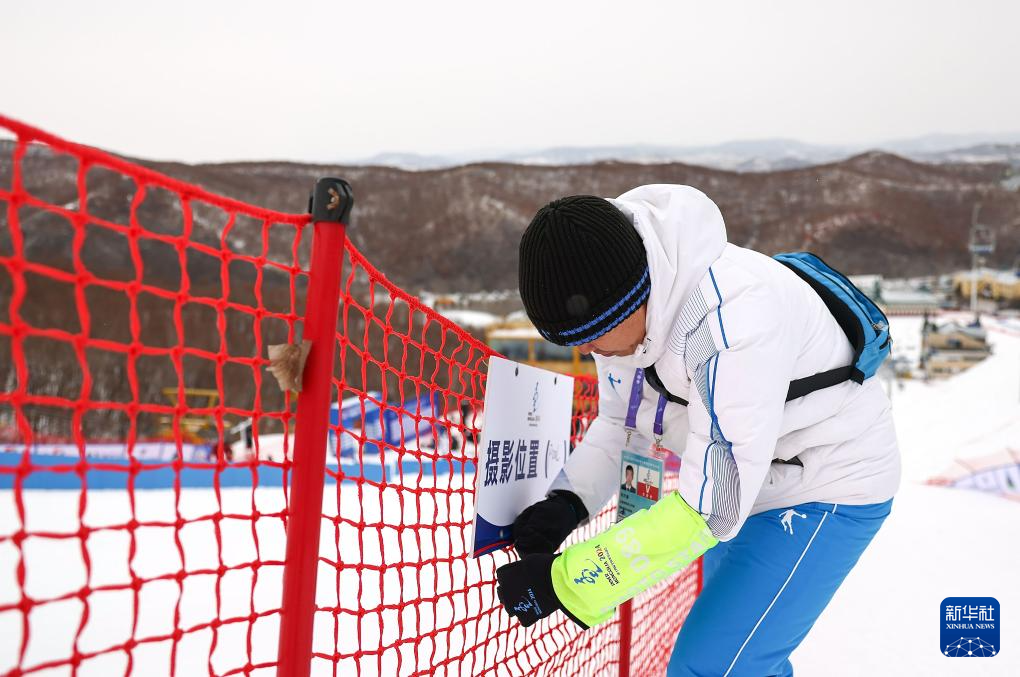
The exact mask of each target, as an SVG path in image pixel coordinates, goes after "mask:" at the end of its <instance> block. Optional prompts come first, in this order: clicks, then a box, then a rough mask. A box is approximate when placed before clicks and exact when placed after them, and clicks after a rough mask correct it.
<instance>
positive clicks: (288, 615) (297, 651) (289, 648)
mask: <svg viewBox="0 0 1020 677" xmlns="http://www.w3.org/2000/svg"><path fill="white" fill-rule="evenodd" d="M353 203H354V198H353V193H352V191H351V187H350V185H348V184H347V182H346V181H342V180H340V179H320V180H319V181H318V182H317V183H316V184H315V192H314V193H313V194H312V204H311V212H312V219H313V221H314V223H315V226H314V228H315V231H314V239H313V240H312V265H311V271H310V278H311V279H310V280H309V284H308V296H307V298H306V300H305V326H304V339H305V340H307V341H311V342H312V346H311V350H310V351H309V353H308V361H307V363H306V364H305V370H304V374H303V378H302V381H301V393H300V395H299V396H298V404H297V423H296V425H297V429H296V431H295V435H294V462H293V465H292V469H291V473H292V475H291V484H290V510H289V512H288V519H287V555H286V560H285V562H284V568H283V600H282V603H281V605H280V644H279V653H278V654H277V656H278V661H279V666H278V670H277V674H278V675H280V676H282V677H307V675H308V673H309V671H310V670H311V662H312V624H313V621H314V618H315V583H316V574H317V571H318V559H319V531H320V525H321V521H322V492H323V482H324V479H325V472H326V439H327V434H328V432H329V405H330V401H331V399H332V379H333V360H334V357H335V355H336V319H337V311H338V310H339V305H340V275H341V269H342V266H343V251H344V241H345V239H346V237H347V232H346V227H345V226H344V223H346V221H347V218H348V216H349V215H350V211H351V206H352V205H353Z"/></svg>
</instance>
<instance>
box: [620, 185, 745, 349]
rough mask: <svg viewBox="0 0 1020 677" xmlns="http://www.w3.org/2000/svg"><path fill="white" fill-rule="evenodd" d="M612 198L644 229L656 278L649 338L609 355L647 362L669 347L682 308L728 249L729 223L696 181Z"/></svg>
mask: <svg viewBox="0 0 1020 677" xmlns="http://www.w3.org/2000/svg"><path fill="white" fill-rule="evenodd" d="M609 202H611V203H612V204H613V205H614V206H616V208H617V209H619V210H620V211H622V212H623V213H624V214H625V215H626V216H627V218H628V219H630V221H631V222H632V223H633V224H634V228H635V229H636V230H637V232H638V234H640V235H641V240H642V242H643V243H644V247H645V251H646V253H647V254H648V269H649V275H650V277H651V283H652V284H651V293H650V294H649V297H648V309H647V313H646V320H645V340H644V343H643V344H642V345H641V346H639V347H638V349H637V350H636V351H635V352H634V354H633V355H631V356H629V357H619V358H609V359H612V360H614V361H617V360H618V361H623V362H625V363H627V364H628V365H629V366H634V367H642V368H644V367H648V366H650V365H651V364H653V363H654V362H655V361H656V360H657V359H659V357H660V356H661V355H662V353H663V352H664V351H665V349H666V345H667V343H668V341H669V335H670V332H671V330H672V328H673V324H674V322H675V321H676V317H677V315H678V314H679V313H680V309H681V308H683V306H684V304H685V303H686V302H687V299H688V298H690V296H691V293H692V292H693V291H694V289H695V288H696V287H697V286H698V283H699V282H700V280H701V278H702V277H704V276H705V274H706V273H707V272H708V268H709V266H710V265H712V263H713V262H714V261H715V260H716V259H717V258H719V256H720V255H721V254H722V252H723V249H724V248H725V246H726V224H725V223H724V222H723V218H722V213H721V212H720V211H719V207H717V206H716V204H715V203H714V202H712V200H711V199H709V197H708V196H707V195H705V194H704V193H702V192H701V191H700V190H698V189H697V188H692V187H690V186H678V185H669V184H652V185H648V186H639V187H637V188H635V189H633V190H629V191H627V192H626V193H624V194H623V195H621V196H620V197H618V198H616V199H615V200H614V199H610V200H609Z"/></svg>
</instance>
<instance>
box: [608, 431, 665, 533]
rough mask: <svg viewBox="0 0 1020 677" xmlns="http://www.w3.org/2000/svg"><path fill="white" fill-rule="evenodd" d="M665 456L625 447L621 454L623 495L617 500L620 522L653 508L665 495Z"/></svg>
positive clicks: (617, 516)
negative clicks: (663, 490) (663, 488)
mask: <svg viewBox="0 0 1020 677" xmlns="http://www.w3.org/2000/svg"><path fill="white" fill-rule="evenodd" d="M664 471H665V468H664V457H662V456H661V455H658V454H652V453H650V452H649V453H641V452H639V451H635V450H633V449H624V450H623V452H622V453H621V454H620V494H619V497H618V498H617V502H616V505H617V507H616V521H617V522H619V521H620V520H622V519H623V518H625V517H627V516H628V515H633V514H634V513H636V512H637V511H638V510H643V509H644V508H650V507H652V506H653V505H655V502H656V501H658V500H659V497H660V496H662V477H663V474H664Z"/></svg>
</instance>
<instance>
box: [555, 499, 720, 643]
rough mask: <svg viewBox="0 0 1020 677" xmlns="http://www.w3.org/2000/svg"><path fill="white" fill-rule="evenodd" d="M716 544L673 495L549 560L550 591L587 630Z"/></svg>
mask: <svg viewBox="0 0 1020 677" xmlns="http://www.w3.org/2000/svg"><path fill="white" fill-rule="evenodd" d="M718 542H719V541H718V540H716V538H715V537H714V536H713V535H712V532H711V530H709V528H708V525H707V524H706V523H705V520H704V519H703V518H702V517H701V515H699V514H698V512H697V511H696V510H694V509H693V508H691V507H690V506H689V505H687V502H686V501H684V499H682V498H681V497H680V494H679V493H677V492H675V491H674V492H672V493H670V494H668V495H667V496H664V497H663V498H662V500H660V501H659V502H658V503H656V504H655V505H653V506H652V507H651V508H648V509H647V510H639V511H638V512H636V513H634V514H633V515H631V516H629V517H627V518H625V519H624V520H622V521H621V522H620V523H618V524H616V525H614V526H613V527H611V528H610V529H608V530H607V531H605V532H603V533H601V534H599V535H598V536H595V537H594V538H590V539H588V540H587V541H585V542H584V543H577V544H575V545H572V546H570V547H569V548H567V549H566V550H565V551H564V552H563V554H562V555H560V556H559V557H557V558H556V559H555V560H554V561H553V565H552V583H553V590H554V591H555V593H556V596H557V597H558V598H559V600H560V603H561V604H562V605H563V606H564V607H565V608H566V610H567V611H568V612H569V613H570V614H572V615H573V616H574V617H575V618H576V619H578V620H580V621H581V622H582V623H584V624H585V625H587V626H589V627H591V626H593V625H598V624H599V623H603V622H605V621H607V620H609V619H610V618H611V617H612V615H613V611H614V610H615V609H616V607H617V606H619V605H620V604H622V603H623V602H625V601H627V600H628V599H630V598H632V597H634V596H635V595H637V594H638V593H640V592H642V591H643V590H647V589H648V588H650V587H652V586H653V585H655V584H656V583H658V582H659V581H661V580H662V579H664V578H666V577H667V576H669V575H671V574H674V573H676V572H678V571H680V570H681V569H683V568H684V567H685V566H687V565H688V564H690V563H691V562H693V561H694V560H696V559H697V558H698V557H700V556H701V554H702V553H703V552H705V551H706V550H708V549H709V548H711V547H712V546H714V545H715V544H716V543H718Z"/></svg>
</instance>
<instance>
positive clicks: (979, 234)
mask: <svg viewBox="0 0 1020 677" xmlns="http://www.w3.org/2000/svg"><path fill="white" fill-rule="evenodd" d="M980 211H981V203H980V202H978V203H977V204H975V205H974V211H973V212H971V217H970V242H969V244H968V246H967V248H968V249H969V250H970V256H971V272H970V275H971V279H970V310H971V312H972V313H974V319H975V321H977V290H978V269H979V268H980V267H981V266H982V265H984V263H985V259H986V258H987V257H988V256H989V255H991V253H992V252H994V251H995V231H993V230H992V229H991V228H990V227H988V226H983V225H981V224H980V223H978V213H980Z"/></svg>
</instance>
